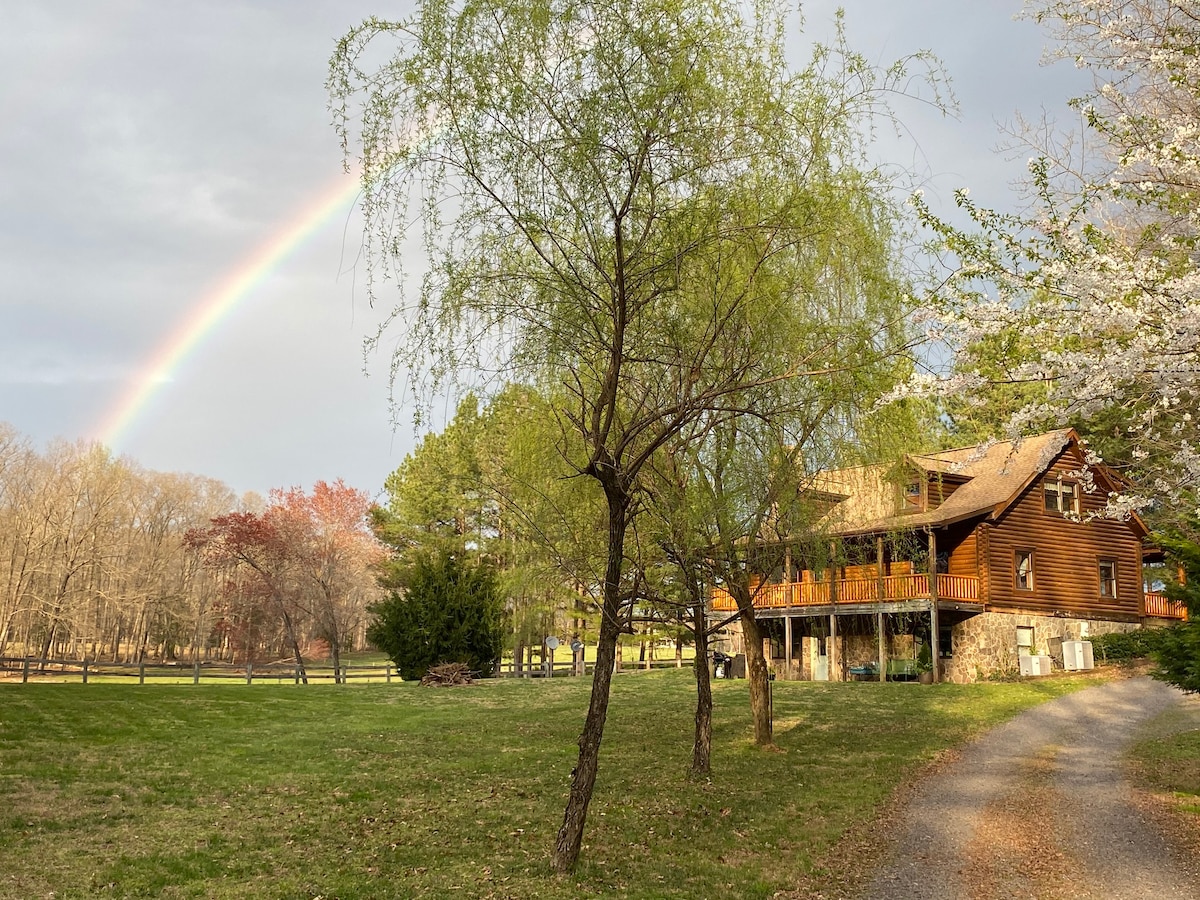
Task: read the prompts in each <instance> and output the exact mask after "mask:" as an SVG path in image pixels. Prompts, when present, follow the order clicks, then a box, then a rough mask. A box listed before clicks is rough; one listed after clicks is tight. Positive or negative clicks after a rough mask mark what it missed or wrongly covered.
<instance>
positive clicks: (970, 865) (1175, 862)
mask: <svg viewBox="0 0 1200 900" xmlns="http://www.w3.org/2000/svg"><path fill="white" fill-rule="evenodd" d="M1181 697H1182V695H1181V694H1180V693H1178V692H1177V691H1175V690H1173V689H1171V688H1168V687H1166V686H1165V685H1162V684H1160V683H1158V682H1155V681H1151V680H1150V679H1149V678H1145V677H1141V678H1132V679H1128V680H1124V681H1117V682H1113V683H1109V684H1105V685H1101V686H1099V687H1094V688H1089V689H1087V690H1085V691H1080V692H1079V693H1076V694H1071V695H1069V696H1066V697H1061V698H1059V699H1058V700H1054V701H1051V702H1050V703H1046V704H1044V705H1042V706H1039V707H1037V708H1035V709H1032V710H1029V711H1028V712H1025V713H1022V714H1021V715H1020V716H1018V717H1017V718H1015V719H1013V720H1012V721H1010V722H1008V723H1007V724H1005V725H1002V726H1000V727H999V728H996V729H994V730H992V731H990V732H988V733H987V734H986V735H984V736H983V737H982V738H981V739H979V740H977V741H975V742H974V743H972V744H971V745H970V746H969V747H967V748H966V749H965V750H964V751H963V753H962V756H961V757H960V758H959V759H958V760H956V761H955V762H953V763H951V764H949V765H947V766H946V767H945V768H943V769H941V770H940V771H939V772H938V773H937V774H936V775H934V776H932V777H931V778H929V779H928V780H927V781H926V782H925V783H924V784H923V785H921V786H920V787H918V788H917V790H916V791H915V792H914V794H913V797H912V800H911V802H910V803H909V804H908V805H907V806H906V807H905V809H904V812H903V813H902V816H903V818H902V820H901V821H900V822H899V823H898V825H897V827H896V828H895V829H894V834H895V836H896V837H895V841H896V843H895V847H894V851H893V852H892V854H891V856H890V859H889V860H888V861H887V862H885V863H884V865H883V867H882V868H881V870H880V871H879V872H878V873H877V874H876V876H875V878H874V880H873V881H872V882H871V883H870V884H869V886H868V887H867V889H866V891H865V893H864V895H863V896H864V898H865V900H993V898H994V900H1000V898H1004V900H1008V898H1014V897H1023V898H1025V897H1027V898H1038V900H1100V898H1105V900H1141V898H1147V900H1150V898H1153V900H1174V898H1181V900H1198V898H1200V861H1197V860H1196V859H1195V858H1193V857H1192V856H1190V855H1189V854H1187V853H1184V852H1180V851H1178V850H1176V849H1173V848H1172V847H1171V846H1170V845H1168V843H1167V842H1166V841H1165V840H1164V838H1163V836H1162V833H1161V831H1160V830H1159V829H1158V828H1157V827H1156V826H1155V825H1154V824H1153V823H1152V822H1151V821H1149V820H1148V819H1146V818H1145V817H1144V816H1143V814H1142V813H1141V812H1139V810H1138V807H1137V804H1135V802H1134V796H1133V791H1132V789H1131V788H1130V786H1129V784H1128V783H1127V782H1126V780H1125V777H1124V775H1123V772H1122V759H1121V756H1122V752H1123V751H1124V749H1125V747H1126V745H1127V744H1128V742H1129V740H1130V739H1131V737H1132V736H1133V732H1134V730H1135V729H1136V727H1137V726H1138V725H1139V724H1140V723H1142V722H1143V721H1145V720H1148V719H1150V718H1151V717H1153V716H1156V715H1158V714H1159V713H1162V712H1164V711H1166V710H1167V709H1168V708H1170V707H1171V706H1173V705H1174V704H1176V703H1179V702H1180V700H1181Z"/></svg>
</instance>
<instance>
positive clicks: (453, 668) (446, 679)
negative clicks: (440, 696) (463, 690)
mask: <svg viewBox="0 0 1200 900" xmlns="http://www.w3.org/2000/svg"><path fill="white" fill-rule="evenodd" d="M473 681H474V679H473V678H471V670H470V668H468V667H467V665H466V664H465V663H442V664H441V665H440V666H430V667H429V671H428V672H426V673H425V676H424V677H423V678H422V679H421V686H422V687H449V686H451V685H456V684H471V683H472V682H473Z"/></svg>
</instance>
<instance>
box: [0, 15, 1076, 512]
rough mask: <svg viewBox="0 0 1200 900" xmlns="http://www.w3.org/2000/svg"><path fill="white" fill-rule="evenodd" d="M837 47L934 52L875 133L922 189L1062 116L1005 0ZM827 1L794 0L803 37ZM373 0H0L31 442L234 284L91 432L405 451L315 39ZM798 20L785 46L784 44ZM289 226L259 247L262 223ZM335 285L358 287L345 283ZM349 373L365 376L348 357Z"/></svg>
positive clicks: (923, 18)
mask: <svg viewBox="0 0 1200 900" xmlns="http://www.w3.org/2000/svg"><path fill="white" fill-rule="evenodd" d="M844 5H845V7H846V20H847V27H848V31H849V33H850V37H851V43H852V44H853V45H854V46H855V47H856V49H859V50H861V51H863V52H864V53H866V54H867V56H868V57H869V58H871V59H874V60H877V61H879V62H880V63H887V62H890V61H891V60H892V59H894V58H896V57H898V56H901V55H903V54H906V53H911V52H913V51H916V50H918V49H930V50H932V51H934V52H935V53H937V54H938V55H939V56H941V58H942V59H943V60H944V62H945V65H946V68H947V69H948V71H949V73H950V75H951V77H952V79H953V82H954V88H955V91H956V93H957V95H958V99H959V102H960V104H961V113H960V116H959V118H958V119H957V120H945V119H942V118H940V117H938V116H936V115H933V114H931V113H930V111H929V110H927V109H923V108H921V107H920V106H919V105H917V104H904V105H902V107H901V109H900V112H901V114H902V115H903V117H904V119H905V123H906V126H907V128H908V130H909V131H910V132H911V134H912V136H913V138H914V139H915V140H916V142H917V146H916V148H914V145H911V144H910V145H907V146H901V145H897V146H896V148H895V149H894V151H893V150H889V151H888V152H894V153H895V154H896V157H897V159H896V161H897V162H898V163H900V164H902V165H904V166H907V167H915V168H916V169H918V170H919V171H921V172H922V173H923V174H924V175H925V176H927V179H926V192H927V195H929V196H931V197H932V198H933V199H934V201H935V202H937V201H938V199H939V198H941V199H943V200H945V199H948V198H949V196H950V194H951V192H952V191H953V190H954V188H956V187H958V186H969V187H970V188H971V192H972V196H973V197H974V198H976V199H979V200H981V201H983V202H987V203H990V204H992V205H999V206H1006V205H1008V204H1010V203H1011V202H1012V199H1011V196H1010V192H1009V188H1008V183H1009V182H1010V181H1012V180H1013V179H1014V178H1016V177H1018V176H1019V175H1020V174H1021V173H1022V171H1023V166H1024V158H1023V157H1022V158H1021V159H1018V160H1010V159H1006V158H1005V156H1004V155H1003V154H998V153H996V152H994V150H995V147H996V146H997V144H998V143H1000V141H1001V135H1000V132H999V130H998V126H999V125H1000V124H1003V123H1006V122H1011V121H1012V120H1013V117H1014V114H1015V113H1016V112H1017V111H1021V112H1023V113H1024V114H1025V115H1026V116H1027V117H1031V118H1038V117H1040V115H1041V110H1042V109H1043V108H1045V109H1047V110H1049V111H1050V112H1051V113H1053V114H1055V115H1059V116H1064V117H1065V116H1066V115H1067V113H1066V112H1065V107H1064V101H1065V100H1066V98H1067V97H1069V96H1072V95H1074V94H1078V93H1079V92H1080V90H1081V88H1082V86H1083V81H1082V76H1081V74H1080V73H1078V72H1076V71H1075V70H1073V69H1072V68H1070V67H1069V66H1066V65H1064V64H1061V63H1060V64H1057V65H1055V66H1053V67H1049V68H1045V67H1039V65H1038V59H1039V56H1040V53H1041V49H1042V45H1043V39H1044V36H1043V34H1042V33H1041V31H1039V29H1038V28H1037V27H1036V26H1035V25H1033V24H1031V23H1029V22H1014V21H1013V16H1014V14H1015V13H1017V12H1018V11H1019V10H1020V2H1019V0H972V2H969V3H968V2H963V0H846V2H845V3H844ZM835 6H836V4H835V3H824V2H820V3H816V2H814V3H808V4H806V5H805V9H806V15H807V17H808V29H807V30H808V36H809V37H811V36H823V35H827V34H828V31H829V23H830V22H831V20H832V15H833V9H834V8H835ZM409 9H410V6H409V4H407V3H401V4H398V5H392V6H388V5H386V4H383V3H380V2H378V0H259V2H251V0H244V2H235V0H205V2H203V3H201V2H191V3H181V2H162V0H124V2H122V0H107V2H98V0H5V2H3V3H0V421H7V422H9V423H10V424H11V425H13V426H15V427H16V428H17V429H18V430H19V431H20V432H22V433H23V434H25V435H27V436H28V437H30V438H32V439H33V440H34V441H35V442H36V443H37V444H39V445H44V443H45V442H46V441H48V440H50V439H52V438H55V437H62V438H67V439H71V440H74V439H77V438H102V437H105V436H106V435H105V427H106V424H110V423H111V422H112V421H113V419H114V416H115V415H116V414H117V412H118V411H119V410H120V408H121V405H122V403H123V402H125V401H126V400H127V399H128V398H129V397H130V396H131V395H132V394H133V393H134V391H135V390H136V389H137V387H138V385H139V384H140V383H141V380H142V379H144V378H145V377H146V373H147V372H148V371H150V370H151V368H152V364H153V362H154V360H155V355H156V353H157V352H159V351H160V350H161V349H162V348H163V347H164V346H165V345H166V344H167V343H168V341H169V340H170V338H171V336H172V335H173V334H175V333H176V332H177V331H178V330H179V329H180V328H181V327H182V323H185V322H187V321H188V318H189V316H190V315H194V314H195V312H196V311H197V310H198V309H200V308H202V307H203V305H204V304H205V303H206V302H210V301H211V300H212V298H214V297H215V296H216V295H217V294H218V293H219V292H220V291H222V290H228V286H229V284H230V281H231V279H234V278H236V277H237V276H238V275H253V276H255V277H250V278H247V279H246V280H245V281H244V282H242V287H241V288H240V289H238V291H237V300H236V302H235V303H233V304H232V307H231V309H230V311H229V312H228V313H227V314H225V315H224V316H222V317H221V318H219V319H218V321H217V322H216V323H215V324H214V325H213V326H212V327H210V328H208V329H207V330H206V331H205V332H204V337H203V338H202V339H201V340H199V341H198V342H197V343H196V345H195V346H194V348H193V349H192V350H191V351H190V352H189V353H188V354H186V355H185V356H184V357H183V358H182V359H181V361H180V362H179V364H178V365H176V366H174V367H173V368H172V369H171V374H170V377H169V378H168V379H164V380H161V381H160V382H158V383H157V384H156V386H155V388H154V390H153V391H151V392H150V393H149V395H148V398H147V399H146V400H145V402H143V403H142V404H141V405H140V406H139V407H138V412H137V414H136V415H134V416H133V417H132V418H131V419H130V420H129V421H128V424H126V425H125V426H124V427H123V428H121V429H119V430H118V431H116V432H115V433H113V434H109V435H107V437H109V438H110V440H111V443H112V446H113V449H114V450H115V451H116V452H118V453H122V454H128V455H129V456H131V457H132V458H133V459H135V460H137V461H138V462H140V463H141V464H143V465H145V466H147V467H149V468H152V469H159V470H164V471H188V472H195V473H198V474H203V475H208V476H211V477H214V478H219V479H221V480H223V481H225V482H227V483H228V484H229V485H230V486H231V487H233V488H234V489H235V490H238V491H245V490H257V491H260V492H264V493H265V492H266V491H267V490H268V489H269V488H271V487H276V486H290V485H301V486H304V487H309V486H311V485H312V483H313V482H314V481H316V480H318V479H326V480H330V479H334V478H338V477H342V478H345V479H346V480H347V482H349V483H350V484H353V485H354V486H356V487H360V488H363V489H365V490H367V491H369V492H372V493H374V492H376V491H378V490H379V489H380V488H381V486H382V483H383V479H384V478H385V477H386V475H387V473H388V472H390V471H391V470H392V469H394V468H395V467H396V466H397V465H398V464H399V463H400V461H401V460H402V459H403V458H404V455H405V454H406V453H407V452H408V451H409V449H411V447H412V445H413V441H414V434H413V430H412V427H411V425H409V424H408V423H407V421H402V423H401V425H400V426H399V427H398V428H397V429H395V430H393V428H392V425H391V422H390V420H389V416H388V408H387V393H388V391H387V381H386V378H387V375H386V373H387V360H386V359H378V358H377V359H368V360H366V361H365V363H364V360H363V356H362V352H361V344H362V339H363V337H364V336H365V335H366V334H367V333H369V332H370V331H371V330H372V328H373V326H374V324H375V323H376V322H377V321H378V320H379V313H378V312H377V311H374V310H371V309H370V308H368V306H367V305H366V302H365V298H364V296H363V291H362V272H361V268H360V269H359V270H358V272H357V279H356V271H355V264H356V254H357V249H358V243H359V231H358V220H357V215H356V213H355V211H354V209H353V203H352V200H350V199H349V196H348V195H343V197H342V200H341V202H340V203H337V204H335V205H334V206H333V207H331V208H327V209H326V213H325V214H324V215H317V214H316V213H314V209H316V208H317V207H318V205H319V204H320V202H321V201H323V200H327V199H328V198H329V197H330V196H331V195H332V194H336V192H338V191H339V190H340V189H342V188H344V187H346V186H347V185H348V183H349V182H348V178H349V176H344V175H343V174H342V171H341V156H340V150H339V147H338V145H337V142H336V139H335V136H334V134H333V131H332V129H331V128H330V126H329V114H328V112H327V109H326V96H325V91H324V86H323V85H324V78H325V70H326V64H327V60H328V57H329V55H330V52H331V51H332V49H333V44H334V41H335V39H336V38H337V37H338V36H339V35H341V34H342V33H343V32H344V31H345V30H346V29H348V28H349V27H351V26H352V25H354V24H356V23H357V22H358V21H360V20H361V19H362V18H364V17H365V16H367V15H371V14H378V15H382V16H388V17H399V16H402V15H404V14H405V13H406V12H407V11H408V10H409ZM806 39H807V38H805V39H801V38H799V37H798V38H797V39H796V47H795V50H796V55H797V58H800V57H802V56H803V55H805V54H806V51H805V49H804V48H805V40H806ZM305 223H307V225H308V226H309V227H308V228H307V229H306V230H304V231H303V234H302V236H301V237H300V238H299V239H297V240H295V241H292V242H291V244H290V245H289V246H290V252H288V253H285V254H283V255H282V256H280V257H279V258H278V259H277V260H276V261H275V262H274V263H273V264H270V265H263V264H262V260H263V259H264V253H265V252H267V251H268V250H269V249H270V248H271V247H272V242H277V241H278V239H279V237H280V236H281V235H284V234H287V233H289V231H290V230H294V229H296V228H297V226H299V225H303V224H305ZM356 280H357V284H356ZM364 369H365V370H366V374H364Z"/></svg>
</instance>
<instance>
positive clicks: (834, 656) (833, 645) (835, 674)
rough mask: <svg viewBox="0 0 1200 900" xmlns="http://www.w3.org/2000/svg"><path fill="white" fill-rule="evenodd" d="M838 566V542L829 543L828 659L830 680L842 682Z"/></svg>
mask: <svg viewBox="0 0 1200 900" xmlns="http://www.w3.org/2000/svg"><path fill="white" fill-rule="evenodd" d="M837 576H838V566H837V542H836V541H830V542H829V606H830V610H829V647H828V653H827V654H826V658H827V660H828V664H829V680H830V681H841V671H840V667H839V666H838V661H839V660H840V659H841V653H839V652H838V645H837V614H836V613H835V612H834V609H835V608H836V605H837V602H838V577H837Z"/></svg>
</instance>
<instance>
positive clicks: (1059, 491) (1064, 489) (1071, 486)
mask: <svg viewBox="0 0 1200 900" xmlns="http://www.w3.org/2000/svg"><path fill="white" fill-rule="evenodd" d="M1042 489H1043V491H1044V492H1045V496H1046V512H1057V513H1062V514H1063V515H1068V514H1069V515H1076V516H1077V515H1079V485H1077V484H1076V483H1075V482H1073V481H1063V480H1062V479H1061V478H1058V479H1055V480H1054V481H1047V482H1045V483H1044V484H1043V485H1042Z"/></svg>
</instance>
